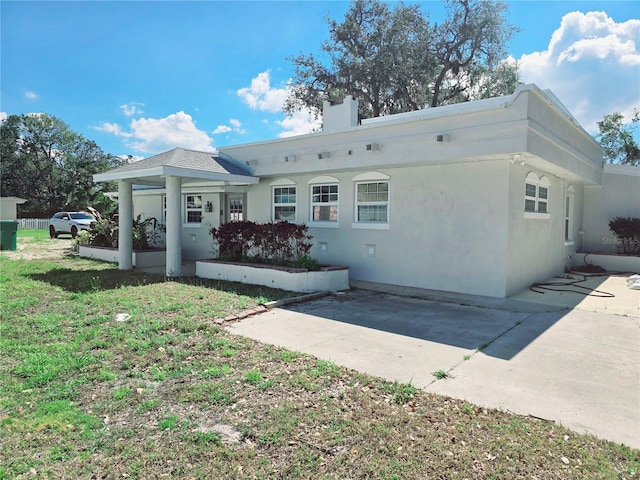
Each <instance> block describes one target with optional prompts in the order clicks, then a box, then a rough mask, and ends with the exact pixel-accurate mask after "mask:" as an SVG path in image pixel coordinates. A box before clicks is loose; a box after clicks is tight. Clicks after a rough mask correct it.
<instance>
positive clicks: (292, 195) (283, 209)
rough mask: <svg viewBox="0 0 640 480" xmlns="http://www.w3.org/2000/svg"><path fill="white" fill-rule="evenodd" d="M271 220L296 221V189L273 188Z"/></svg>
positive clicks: (293, 187)
mask: <svg viewBox="0 0 640 480" xmlns="http://www.w3.org/2000/svg"><path fill="white" fill-rule="evenodd" d="M273 220H274V221H278V220H286V221H288V222H295V221H296V187H295V186H283V187H273Z"/></svg>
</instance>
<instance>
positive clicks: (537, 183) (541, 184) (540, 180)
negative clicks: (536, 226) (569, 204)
mask: <svg viewBox="0 0 640 480" xmlns="http://www.w3.org/2000/svg"><path fill="white" fill-rule="evenodd" d="M549 187H551V182H550V181H549V179H548V178H547V177H538V175H536V174H535V173H533V172H529V173H528V174H527V177H526V179H525V182H524V211H525V213H544V214H548V213H549Z"/></svg>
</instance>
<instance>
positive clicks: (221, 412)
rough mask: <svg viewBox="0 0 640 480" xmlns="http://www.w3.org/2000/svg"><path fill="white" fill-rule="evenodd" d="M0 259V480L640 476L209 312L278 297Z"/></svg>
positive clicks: (509, 418) (70, 261) (639, 464)
mask: <svg viewBox="0 0 640 480" xmlns="http://www.w3.org/2000/svg"><path fill="white" fill-rule="evenodd" d="M22 240H23V239H21V238H19V239H18V242H19V243H20V242H21V241H22ZM60 241H61V240H59V239H58V240H49V239H46V238H41V239H38V241H37V242H35V241H34V243H37V244H44V245H47V242H51V244H52V245H60V244H59V243H54V242H60ZM63 241H64V240H63ZM12 258H13V257H10V256H8V255H5V254H4V252H3V253H2V254H0V316H1V323H0V479H3V478H16V477H17V478H20V477H21V476H23V477H24V478H74V479H75V478H87V479H88V478H153V479H155V478H171V479H175V478H202V479H218V478H219V479H222V478H224V479H252V478H258V479H260V478H263V479H271V478H280V479H307V478H313V479H322V478H326V479H337V478H342V479H370V478H374V479H378V478H379V479H417V478H429V479H465V478H468V479H476V478H478V479H487V478H505V479H512V478H523V479H524V478H528V479H529V478H537V479H558V478H562V479H570V478H571V479H573V478H575V479H585V478H594V479H595V478H598V479H600V478H602V479H623V478H625V479H633V478H639V477H638V471H639V470H640V451H638V450H633V449H630V448H627V447H624V446H620V445H616V444H614V443H610V442H606V441H602V440H598V439H595V438H593V437H590V436H585V435H578V434H576V433H574V432H572V431H570V430H567V429H565V428H563V427H561V426H558V425H556V424H554V423H550V422H546V421H541V420H536V419H533V418H526V417H520V416H515V415H511V414H508V413H505V412H500V411H495V410H487V409H483V408H479V407H477V406H475V405H472V404H469V403H466V402H463V401H458V400H453V399H449V398H445V397H440V396H437V395H433V394H427V393H425V392H421V391H417V390H416V389H415V388H414V387H413V386H412V385H407V384H399V383H391V382H385V381H382V380H381V379H378V378H373V377H370V376H366V375H363V374H360V373H358V372H355V371H352V370H347V369H344V368H340V367H337V366H336V365H334V364H332V363H331V362H327V361H324V360H320V359H317V358H314V357H311V356H308V355H303V354H300V353H296V352H291V351H287V350H284V349H280V348H275V347H271V346H267V345H262V344H260V343H257V342H255V341H252V340H249V339H246V338H243V337H238V336H234V335H231V334H230V333H228V332H227V331H226V330H225V329H224V328H222V327H220V326H218V325H217V324H216V323H215V322H214V320H215V319H216V318H221V317H225V316H227V315H229V314H231V313H237V312H240V311H242V310H245V309H248V308H251V307H253V306H256V305H257V304H259V303H263V302H266V301H269V300H273V299H277V298H282V297H283V296H285V295H289V294H286V293H284V292H280V291H277V290H270V289H266V288H256V287H249V286H245V285H239V284H225V283H215V282H211V281H203V280H185V281H172V280H167V279H165V278H164V277H163V276H154V275H146V274H139V273H133V272H121V271H119V270H117V269H116V267H115V266H113V265H110V264H106V263H98V262H94V261H90V260H84V259H78V258H77V257H74V256H73V255H71V254H69V255H66V256H60V257H59V258H39V257H35V258H28V259H27V258H16V259H12ZM603 414H605V413H603Z"/></svg>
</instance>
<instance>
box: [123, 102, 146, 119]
mask: <svg viewBox="0 0 640 480" xmlns="http://www.w3.org/2000/svg"><path fill="white" fill-rule="evenodd" d="M142 106H144V104H142V103H138V102H129V103H125V104H124V105H120V109H121V110H122V112H123V113H124V114H125V115H126V116H127V117H132V116H133V115H142V114H143V113H144V112H143V111H142V109H141V108H139V107H142Z"/></svg>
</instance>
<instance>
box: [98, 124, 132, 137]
mask: <svg viewBox="0 0 640 480" xmlns="http://www.w3.org/2000/svg"><path fill="white" fill-rule="evenodd" d="M96 130H99V131H101V132H107V133H111V134H113V135H115V136H117V137H127V138H129V137H131V136H132V134H131V133H127V132H125V131H123V130H122V127H120V125H118V124H117V123H109V122H103V123H102V124H101V125H100V126H98V127H96Z"/></svg>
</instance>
